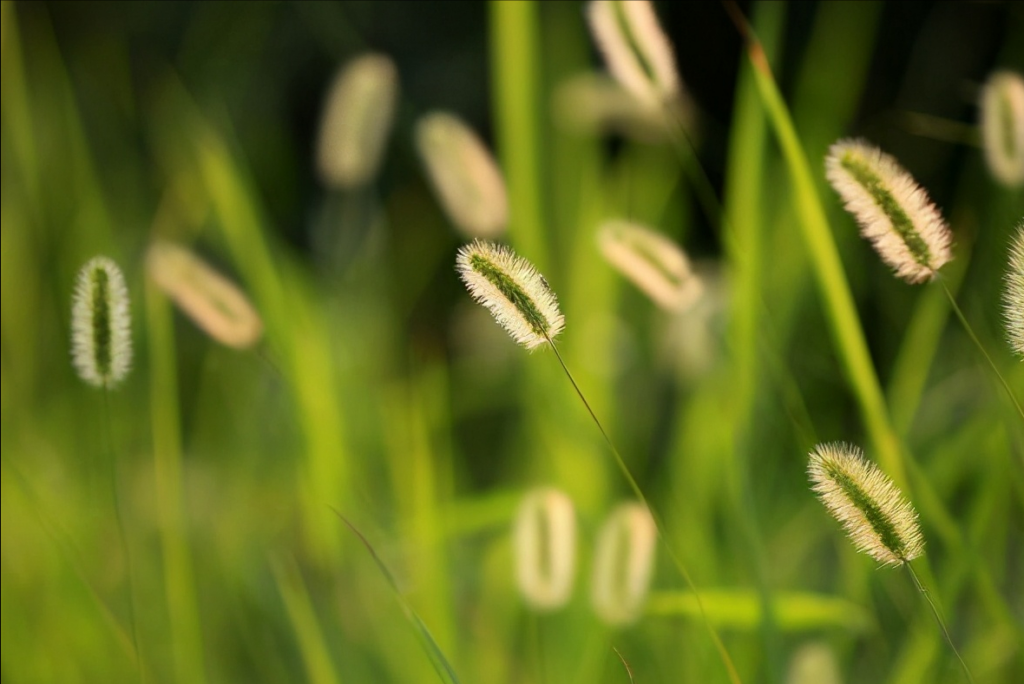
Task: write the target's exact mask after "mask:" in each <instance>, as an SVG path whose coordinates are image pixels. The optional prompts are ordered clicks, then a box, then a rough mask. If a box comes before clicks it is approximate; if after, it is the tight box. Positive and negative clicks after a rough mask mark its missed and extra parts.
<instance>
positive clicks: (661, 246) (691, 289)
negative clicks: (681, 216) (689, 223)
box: [598, 220, 703, 312]
mask: <svg viewBox="0 0 1024 684" xmlns="http://www.w3.org/2000/svg"><path fill="white" fill-rule="evenodd" d="M598 245H599V246H600V248H601V253H602V254H603V255H604V258H605V259H607V260H608V263H610V264H611V265H612V266H614V267H615V268H616V269H617V270H618V271H619V272H620V273H621V274H622V275H624V276H625V277H626V278H628V279H629V280H630V281H632V283H633V284H634V285H636V286H637V287H638V288H640V289H641V290H643V292H644V293H645V294H646V295H647V296H648V297H650V298H651V299H653V300H654V302H655V303H656V304H658V306H660V307H662V308H664V309H668V310H669V311H677V312H680V311H685V310H686V309H687V308H689V307H690V306H691V305H692V304H693V303H694V302H695V301H696V300H697V298H698V297H699V296H700V294H701V292H702V289H703V288H702V286H701V282H700V279H699V278H697V276H696V275H694V273H693V271H692V270H691V269H690V260H689V259H687V258H686V254H685V253H684V252H683V250H682V249H680V248H679V246H678V245H676V243H674V242H672V241H671V240H669V239H668V238H667V237H665V236H664V235H662V234H661V233H656V232H655V231H653V230H650V229H649V228H645V227H643V226H640V225H637V224H635V223H630V222H628V221H621V220H613V221H608V222H607V223H605V224H604V225H603V226H601V228H600V230H599V231H598Z"/></svg>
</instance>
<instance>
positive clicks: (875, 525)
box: [807, 443, 924, 565]
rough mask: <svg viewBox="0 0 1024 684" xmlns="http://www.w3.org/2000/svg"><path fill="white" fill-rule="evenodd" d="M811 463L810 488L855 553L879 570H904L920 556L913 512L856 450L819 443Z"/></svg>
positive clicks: (920, 539) (921, 547)
mask: <svg viewBox="0 0 1024 684" xmlns="http://www.w3.org/2000/svg"><path fill="white" fill-rule="evenodd" d="M810 458H811V460H810V463H809V464H808V466H807V473H808V475H809V476H810V478H811V482H812V483H813V487H812V489H813V490H814V492H815V493H816V494H817V495H818V498H820V499H821V502H822V503H823V504H825V508H827V509H828V510H829V512H830V513H831V514H832V515H833V516H835V518H836V519H837V520H838V521H839V522H840V523H842V525H843V527H844V528H845V529H846V532H847V534H849V535H850V539H851V540H852V541H853V545H854V546H856V547H857V550H858V551H861V552H863V553H866V554H868V555H869V556H871V557H872V558H874V559H875V560H877V561H878V562H879V563H882V564H883V565H903V564H904V563H906V562H907V561H911V560H913V559H915V558H917V557H918V556H920V555H921V554H922V553H924V537H922V536H921V529H920V527H918V524H917V511H915V510H914V507H913V506H912V505H911V504H910V502H908V501H907V500H906V499H905V498H904V497H903V493H902V492H900V490H899V489H898V488H897V487H896V485H895V484H893V482H892V480H890V479H889V478H888V477H886V475H885V474H884V473H883V472H882V471H881V470H879V469H878V467H877V466H876V465H875V464H873V463H871V462H870V461H868V460H866V459H865V458H864V454H863V453H862V452H861V450H860V449H858V448H857V447H855V446H852V445H849V444H841V443H834V444H819V445H818V446H816V447H815V448H814V451H812V452H811V454H810Z"/></svg>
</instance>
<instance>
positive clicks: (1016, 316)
mask: <svg viewBox="0 0 1024 684" xmlns="http://www.w3.org/2000/svg"><path fill="white" fill-rule="evenodd" d="M1003 313H1004V314H1005V317H1006V334H1007V339H1008V340H1009V342H1010V348H1011V349H1013V351H1014V353H1015V354H1017V355H1018V356H1020V358H1021V360H1022V361H1024V221H1021V222H1020V223H1019V224H1018V225H1017V234H1016V235H1015V236H1014V238H1013V241H1012V242H1011V244H1010V264H1009V270H1008V271H1007V273H1006V290H1005V291H1004V292H1003Z"/></svg>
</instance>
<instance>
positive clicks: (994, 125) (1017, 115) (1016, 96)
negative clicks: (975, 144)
mask: <svg viewBox="0 0 1024 684" xmlns="http://www.w3.org/2000/svg"><path fill="white" fill-rule="evenodd" d="M980 117H981V142H982V147H983V149H984V152H985V161H986V162H987V163H988V168H989V170H990V171H991V172H992V175H993V176H994V177H995V178H996V180H998V181H999V182H1000V183H1002V184H1003V185H1006V186H1008V187H1011V188H1016V187H1020V186H1021V185H1024V78H1022V77H1021V75H1020V74H1016V73H1014V72H1012V71H997V72H995V73H993V74H992V75H991V76H989V78H988V80H987V81H986V82H985V85H984V86H983V87H982V89H981V102H980Z"/></svg>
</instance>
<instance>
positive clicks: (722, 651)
mask: <svg viewBox="0 0 1024 684" xmlns="http://www.w3.org/2000/svg"><path fill="white" fill-rule="evenodd" d="M545 335H546V333H545ZM548 343H549V344H550V345H551V349H552V351H554V353H555V358H557V359H558V364H559V365H560V366H561V367H562V370H563V371H564V372H565V376H566V377H567V378H568V379H569V383H570V384H571V385H572V388H573V390H575V391H576V396H578V397H579V398H580V401H581V402H583V406H584V408H586V410H587V413H588V414H590V418H591V419H592V420H593V421H594V424H595V425H596V426H597V429H598V431H599V432H600V433H601V436H602V437H603V438H604V441H605V443H606V444H607V445H608V448H609V449H611V452H612V455H613V456H614V457H615V464H616V465H617V466H618V468H619V471H620V472H621V473H622V476H623V477H624V478H625V479H626V482H627V483H628V484H629V487H630V489H632V490H633V494H635V495H636V498H637V499H639V500H640V502H641V503H643V504H644V506H646V507H647V510H649V511H650V512H651V517H653V518H654V521H655V524H656V525H657V528H658V536H660V537H661V539H662V541H663V542H664V544H665V550H666V551H667V552H668V555H669V558H671V560H672V564H673V565H675V567H676V569H677V570H678V571H679V574H680V575H682V576H683V579H684V580H685V581H686V584H687V586H688V587H689V588H690V591H692V592H693V595H694V597H695V599H696V601H697V607H698V608H699V609H700V614H701V618H702V619H703V620H704V624H705V626H706V627H707V629H708V633H709V634H710V635H711V640H712V641H713V642H714V644H715V648H716V649H717V650H718V655H719V657H720V658H721V659H722V663H723V664H724V665H725V669H726V670H727V671H728V673H729V679H730V681H732V682H733V684H742V680H741V679H740V676H739V673H738V672H737V670H736V666H735V665H734V664H733V662H732V658H731V657H730V655H729V651H728V649H726V647H725V642H723V641H722V637H721V636H720V635H719V634H718V630H716V629H715V628H714V626H713V625H712V624H711V620H710V618H709V617H708V614H707V611H706V610H705V609H704V604H703V602H702V601H701V598H700V592H699V591H698V590H697V585H696V584H694V582H693V578H692V577H691V576H690V573H689V571H688V570H687V569H686V565H685V564H684V563H683V561H682V559H681V558H680V557H679V555H678V554H676V552H675V550H674V549H673V548H672V545H671V544H669V542H668V538H667V536H666V534H665V523H664V521H663V520H662V517H661V515H660V514H659V513H658V511H657V510H655V509H654V508H653V507H652V506H651V504H650V502H649V501H648V499H647V496H646V495H645V494H644V492H643V490H642V489H641V488H640V485H639V484H638V483H637V481H636V478H635V477H633V473H632V472H631V471H630V469H629V466H628V465H626V461H625V459H623V458H622V454H621V453H619V450H618V448H617V447H616V446H615V443H614V442H613V441H612V439H611V437H609V436H608V433H607V432H606V431H605V429H604V426H603V425H602V424H601V421H600V420H599V419H598V417H597V414H596V413H594V410H593V409H592V408H591V406H590V402H588V401H587V398H586V396H584V394H583V391H582V390H581V389H580V386H579V385H578V384H576V379H575V378H573V376H572V373H571V372H570V371H569V367H568V366H567V365H566V364H565V360H564V359H562V354H561V353H560V352H559V351H558V347H557V346H555V343H554V341H553V340H552V339H551V338H550V337H549V338H548Z"/></svg>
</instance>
